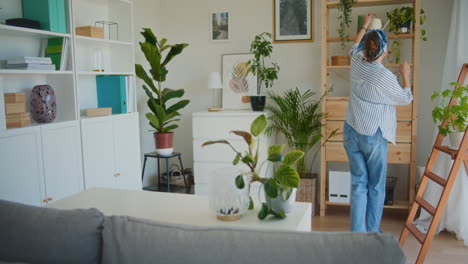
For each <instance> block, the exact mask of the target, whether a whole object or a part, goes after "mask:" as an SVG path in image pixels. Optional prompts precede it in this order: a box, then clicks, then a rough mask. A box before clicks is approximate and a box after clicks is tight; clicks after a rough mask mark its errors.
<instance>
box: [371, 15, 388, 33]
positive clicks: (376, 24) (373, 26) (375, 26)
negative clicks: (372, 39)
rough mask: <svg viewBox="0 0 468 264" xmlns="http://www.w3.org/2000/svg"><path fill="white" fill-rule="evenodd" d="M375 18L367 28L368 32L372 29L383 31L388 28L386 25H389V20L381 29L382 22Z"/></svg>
mask: <svg viewBox="0 0 468 264" xmlns="http://www.w3.org/2000/svg"><path fill="white" fill-rule="evenodd" d="M374 16H375V17H373V18H372V20H371V22H370V24H369V27H368V28H367V29H368V30H373V29H382V30H385V28H386V27H387V26H388V23H390V20H388V21H387V23H385V25H384V26H383V27H382V20H381V19H380V18H378V17H377V16H376V15H374Z"/></svg>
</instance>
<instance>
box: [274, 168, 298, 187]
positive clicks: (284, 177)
mask: <svg viewBox="0 0 468 264" xmlns="http://www.w3.org/2000/svg"><path fill="white" fill-rule="evenodd" d="M275 179H276V180H277V181H278V182H279V183H280V184H282V185H284V186H288V187H292V188H297V187H299V180H300V179H299V174H298V173H297V171H296V170H295V169H293V168H292V167H291V166H288V165H281V166H280V167H279V168H278V169H277V170H276V172H275Z"/></svg>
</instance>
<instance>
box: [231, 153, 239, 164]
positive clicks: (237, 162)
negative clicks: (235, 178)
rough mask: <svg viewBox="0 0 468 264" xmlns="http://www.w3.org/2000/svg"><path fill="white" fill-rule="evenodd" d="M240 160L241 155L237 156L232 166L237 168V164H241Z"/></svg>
mask: <svg viewBox="0 0 468 264" xmlns="http://www.w3.org/2000/svg"><path fill="white" fill-rule="evenodd" d="M240 159H241V155H239V154H237V155H236V157H235V158H234V160H233V161H232V165H234V166H236V165H237V164H239V161H240Z"/></svg>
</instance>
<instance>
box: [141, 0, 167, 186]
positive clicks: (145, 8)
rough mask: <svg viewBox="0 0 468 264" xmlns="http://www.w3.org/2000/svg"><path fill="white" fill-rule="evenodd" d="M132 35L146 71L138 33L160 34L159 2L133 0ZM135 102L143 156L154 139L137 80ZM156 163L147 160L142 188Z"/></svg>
mask: <svg viewBox="0 0 468 264" xmlns="http://www.w3.org/2000/svg"><path fill="white" fill-rule="evenodd" d="M134 12H135V13H134V20H135V21H134V25H135V29H134V33H135V61H136V63H138V64H142V65H143V67H145V68H146V69H148V63H147V62H146V59H145V56H144V55H143V53H142V52H141V50H140V45H139V44H138V42H139V41H143V36H141V34H140V32H141V31H142V30H141V29H142V28H151V29H152V30H153V32H154V33H155V34H156V36H159V34H160V28H161V25H160V14H161V8H160V1H159V0H134ZM136 80H137V100H138V112H139V113H140V146H141V152H142V159H141V160H142V161H143V154H144V153H148V152H152V151H154V149H155V147H154V138H153V133H152V132H150V131H149V130H151V129H152V128H151V127H150V126H149V125H148V121H147V119H146V117H145V113H147V112H148V111H149V110H148V107H147V105H146V100H147V98H146V95H145V93H144V91H143V88H141V87H142V82H141V81H140V80H139V79H138V78H137V79H136ZM156 166H157V165H156V161H155V159H148V161H147V163H146V173H145V181H144V183H143V186H147V185H148V184H149V183H154V180H155V177H151V176H152V175H156Z"/></svg>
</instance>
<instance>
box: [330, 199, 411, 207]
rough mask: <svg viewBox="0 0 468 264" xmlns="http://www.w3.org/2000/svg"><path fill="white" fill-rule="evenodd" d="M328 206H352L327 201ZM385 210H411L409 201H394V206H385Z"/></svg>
mask: <svg viewBox="0 0 468 264" xmlns="http://www.w3.org/2000/svg"><path fill="white" fill-rule="evenodd" d="M325 204H327V205H337V206H350V204H349V203H335V202H330V201H325ZM384 208H391V209H409V203H408V201H394V204H393V205H384Z"/></svg>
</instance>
